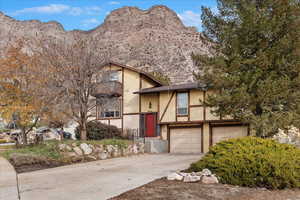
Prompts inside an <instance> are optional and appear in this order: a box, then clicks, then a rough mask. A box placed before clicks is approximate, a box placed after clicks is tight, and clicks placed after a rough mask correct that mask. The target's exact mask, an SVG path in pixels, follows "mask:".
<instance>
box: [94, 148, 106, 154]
mask: <svg viewBox="0 0 300 200" xmlns="http://www.w3.org/2000/svg"><path fill="white" fill-rule="evenodd" d="M103 151H104V148H103V147H95V153H100V152H103Z"/></svg>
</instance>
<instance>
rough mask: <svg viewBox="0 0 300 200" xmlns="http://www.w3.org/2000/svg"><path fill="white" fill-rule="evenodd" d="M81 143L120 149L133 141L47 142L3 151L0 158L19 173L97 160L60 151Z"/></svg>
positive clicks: (0, 152)
mask: <svg viewBox="0 0 300 200" xmlns="http://www.w3.org/2000/svg"><path fill="white" fill-rule="evenodd" d="M81 143H87V144H91V145H97V146H99V145H103V146H107V145H114V146H115V145H117V146H118V147H120V148H126V147H128V145H130V144H132V141H129V140H120V139H104V140H89V141H80V140H64V141H46V142H44V143H42V144H38V145H29V146H25V147H21V148H11V147H10V148H8V149H5V150H4V149H3V150H2V151H0V156H3V157H5V158H6V159H7V160H9V161H10V163H11V164H12V165H13V166H14V167H15V169H16V171H17V172H19V173H21V172H28V171H34V170H39V169H45V168H51V167H57V166H62V165H68V164H72V163H78V162H86V161H91V160H95V159H91V157H88V156H82V157H77V158H76V159H74V158H71V157H68V156H66V152H63V151H60V150H59V145H60V144H67V145H69V146H71V145H75V144H76V145H77V146H79V145H80V144H81Z"/></svg>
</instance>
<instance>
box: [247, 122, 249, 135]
mask: <svg viewBox="0 0 300 200" xmlns="http://www.w3.org/2000/svg"><path fill="white" fill-rule="evenodd" d="M247 135H248V136H250V124H248V127H247Z"/></svg>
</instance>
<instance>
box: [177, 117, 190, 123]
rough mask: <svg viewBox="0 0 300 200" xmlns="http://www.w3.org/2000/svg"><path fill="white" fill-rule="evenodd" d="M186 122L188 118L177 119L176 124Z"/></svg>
mask: <svg viewBox="0 0 300 200" xmlns="http://www.w3.org/2000/svg"><path fill="white" fill-rule="evenodd" d="M188 120H189V118H188V117H177V121H178V122H186V121H188Z"/></svg>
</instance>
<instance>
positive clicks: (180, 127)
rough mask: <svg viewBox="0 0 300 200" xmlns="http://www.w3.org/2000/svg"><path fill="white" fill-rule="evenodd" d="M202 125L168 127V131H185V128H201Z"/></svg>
mask: <svg viewBox="0 0 300 200" xmlns="http://www.w3.org/2000/svg"><path fill="white" fill-rule="evenodd" d="M201 127H202V125H199V124H197V125H195V126H169V128H170V129H185V128H201Z"/></svg>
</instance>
